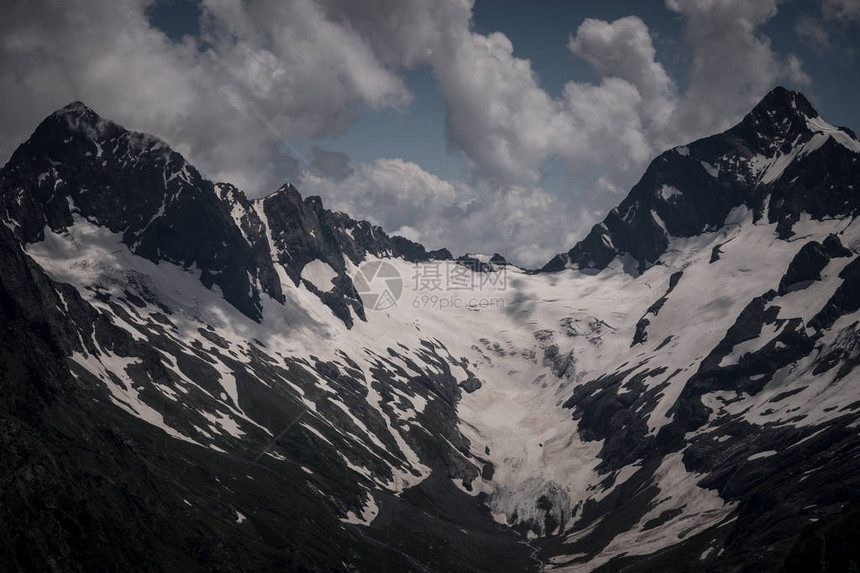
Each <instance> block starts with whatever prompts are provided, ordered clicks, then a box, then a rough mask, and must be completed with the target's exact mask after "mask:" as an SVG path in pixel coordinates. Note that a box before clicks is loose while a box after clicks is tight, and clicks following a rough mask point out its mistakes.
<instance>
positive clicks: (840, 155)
mask: <svg viewBox="0 0 860 573" xmlns="http://www.w3.org/2000/svg"><path fill="white" fill-rule="evenodd" d="M858 152H860V142H858V140H857V139H856V137H855V136H854V133H853V132H851V131H850V130H848V129H843V128H837V127H834V126H832V125H830V124H829V123H827V122H826V121H825V120H823V119H822V118H821V117H820V116H819V115H818V112H817V111H815V109H813V107H812V106H811V105H810V103H809V101H808V100H807V99H806V98H805V97H804V96H803V95H802V94H800V93H798V92H793V91H789V90H787V89H785V88H782V87H777V88H775V89H774V90H772V91H771V92H770V93H768V94H767V95H766V96H765V97H764V98H763V99H762V100H761V102H760V103H759V104H758V105H757V106H756V107H755V108H754V109H753V110H752V111H751V112H750V113H749V114H747V116H746V117H744V119H743V120H742V121H741V122H740V123H738V124H737V125H735V126H734V127H732V128H731V129H729V130H727V131H725V132H723V133H720V134H717V135H713V136H710V137H707V138H704V139H700V140H698V141H695V142H693V143H690V144H689V145H685V146H682V147H677V148H675V149H672V150H670V151H667V152H665V153H663V154H661V155H660V156H658V157H657V158H656V159H655V160H654V161H653V162H652V163H651V165H649V166H648V169H647V170H646V171H645V174H644V175H643V177H642V179H641V180H640V181H639V183H637V184H636V185H635V186H634V187H633V189H632V190H631V192H630V194H629V195H628V196H627V198H625V199H624V201H622V202H621V204H620V205H619V206H618V207H617V208H616V209H613V210H612V211H610V213H609V214H608V215H607V217H606V218H605V219H604V220H603V221H602V222H601V223H599V224H598V225H596V226H595V227H594V228H593V229H592V230H591V232H590V233H589V235H588V236H587V237H586V238H585V239H584V240H583V241H581V242H580V243H579V244H577V245H575V246H574V247H573V248H572V249H571V250H570V251H568V252H567V253H562V254H560V255H557V256H556V257H555V258H554V259H552V260H551V261H550V262H549V263H547V265H546V266H545V267H544V270H546V271H557V270H560V269H563V268H565V267H575V268H579V269H594V270H600V269H603V268H606V267H607V266H608V265H609V263H610V262H611V261H613V260H615V259H616V258H617V257H624V256H626V255H629V259H630V262H631V264H630V265H628V266H629V268H630V269H631V271H632V272H642V271H643V270H644V269H645V268H647V267H648V266H649V265H651V264H654V263H656V262H657V261H658V260H659V259H660V257H661V255H662V254H663V253H664V252H665V251H666V249H667V247H668V244H669V240H670V238H671V237H693V236H697V235H700V234H702V233H706V232H711V231H715V230H718V229H720V228H722V227H724V226H725V225H727V224H729V223H728V222H727V219H726V218H727V217H728V215H729V213H730V212H732V210H733V209H735V208H737V207H739V206H746V207H748V208H749V209H751V210H752V211H753V212H754V213H755V219H756V220H757V219H758V218H759V217H766V218H767V220H768V221H769V222H775V223H779V227H778V228H779V232H780V235H781V236H782V237H789V236H791V234H792V233H793V231H792V228H793V226H794V224H795V223H796V222H797V221H798V220H800V218H801V216H802V215H803V214H807V215H809V216H811V217H812V218H814V219H821V218H823V217H833V216H837V215H840V214H841V215H846V214H850V213H857V212H860V199H858V196H857V194H856V193H854V192H853V186H854V185H855V181H857V179H858V169H860V163H858V162H857V154H858Z"/></svg>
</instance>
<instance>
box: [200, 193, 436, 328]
mask: <svg viewBox="0 0 860 573" xmlns="http://www.w3.org/2000/svg"><path fill="white" fill-rule="evenodd" d="M215 187H216V189H217V190H218V194H219V196H220V197H221V199H222V201H224V203H225V205H226V206H227V208H228V209H229V210H230V212H231V214H232V216H233V219H234V221H235V222H236V224H237V225H238V226H239V227H240V228H241V229H242V233H243V234H244V236H245V238H246V240H247V241H248V243H249V244H250V245H252V247H253V249H254V252H255V253H256V255H257V257H258V259H263V260H264V262H261V265H260V268H261V278H265V279H266V280H267V281H269V280H271V281H275V280H277V281H280V280H281V279H280V278H278V277H277V270H276V269H281V270H282V271H283V272H284V274H285V275H286V276H285V277H284V279H283V280H284V281H285V282H286V281H289V282H291V283H292V284H293V285H295V286H298V285H299V284H303V285H304V286H305V287H306V288H307V289H308V290H310V291H311V292H313V293H314V294H315V295H317V296H318V297H319V298H320V299H321V300H322V301H323V303H325V304H326V306H328V307H329V308H330V309H331V310H332V312H333V313H334V314H335V316H337V317H338V318H339V319H341V320H342V321H344V323H345V324H346V325H347V326H350V327H351V326H352V324H353V320H354V318H353V317H357V318H358V319H359V320H365V314H364V306H363V304H362V301H361V299H360V298H359V296H358V295H357V293H356V291H355V286H354V285H353V283H352V276H351V272H350V269H349V268H348V266H347V265H348V264H350V263H351V264H352V265H353V266H358V265H360V264H361V263H362V262H363V261H365V260H366V259H367V257H369V256H373V257H399V258H403V259H404V260H407V261H410V262H423V261H429V260H434V259H435V260H448V259H451V258H452V257H451V253H450V252H448V250H447V249H440V250H438V251H430V252H428V251H427V250H426V249H425V248H424V247H423V246H422V245H419V244H418V243H414V242H412V241H409V240H408V239H405V238H403V237H398V236H394V237H391V236H388V235H387V234H385V232H384V231H383V230H382V229H381V228H380V227H377V226H374V225H371V224H370V223H368V222H367V221H359V220H355V219H352V218H351V217H349V215H347V214H346V213H339V212H333V211H330V210H328V209H325V208H324V207H323V204H322V200H321V199H320V198H319V197H307V198H302V196H301V194H300V193H299V191H298V190H297V189H296V188H295V187H294V186H293V185H291V184H286V185H284V186H282V187H281V188H280V189H278V190H277V191H275V192H274V193H272V194H270V195H268V196H266V197H264V198H261V199H255V200H249V199H248V198H247V197H246V196H245V195H244V194H243V193H242V192H241V191H239V190H238V189H236V188H235V187H234V186H232V185H229V184H227V183H217V184H216V186H215ZM311 263H315V264H316V263H324V264H326V265H328V266H329V267H330V268H331V269H332V271H333V273H334V275H335V276H334V277H333V278H332V279H331V280H330V283H329V284H315V283H314V282H313V281H311V280H307V279H305V278H303V276H302V275H303V273H304V271H305V268H306V267H307V266H308V265H309V264H311ZM267 264H268V266H267ZM272 264H274V267H273V272H274V273H275V275H274V276H273V277H270V276H269V275H268V274H267V272H268V268H269V267H270V266H271V265H272ZM263 269H266V271H265V273H266V274H264V271H263ZM266 284H268V282H267V283H266ZM279 284H280V282H279Z"/></svg>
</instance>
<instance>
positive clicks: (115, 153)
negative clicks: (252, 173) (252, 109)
mask: <svg viewBox="0 0 860 573" xmlns="http://www.w3.org/2000/svg"><path fill="white" fill-rule="evenodd" d="M858 181H860V142H858V140H857V138H856V137H855V136H854V134H853V132H851V131H850V130H848V129H845V128H837V127H834V126H831V125H830V124H828V123H827V122H825V121H824V120H823V119H822V118H821V117H820V116H819V115H818V113H817V112H816V111H815V110H814V109H813V108H812V106H811V105H810V104H809V102H808V101H807V100H806V99H805V98H804V97H803V96H802V95H801V94H799V93H796V92H791V91H788V90H785V89H783V88H776V89H774V90H773V91H772V92H771V93H769V94H768V95H767V96H766V97H765V98H764V99H763V100H762V101H761V103H760V104H759V105H757V106H756V107H755V109H753V110H752V112H751V113H750V114H748V115H747V116H746V117H745V118H744V119H743V121H741V122H740V123H739V124H738V125H737V126H735V127H733V128H731V129H730V130H728V131H726V132H724V133H722V134H718V135H714V136H712V137H709V138H705V139H702V140H700V141H697V142H693V143H691V144H689V145H686V146H682V147H678V148H675V149H672V150H669V151H667V152H665V153H663V154H661V155H660V156H659V157H657V158H656V159H655V160H654V161H653V162H652V164H651V165H650V166H649V167H648V169H647V170H646V172H645V174H644V175H643V177H642V179H641V181H640V182H639V183H637V185H635V186H634V187H633V189H632V190H631V192H630V194H629V195H628V197H627V198H626V199H625V200H624V201H622V203H621V204H620V205H619V206H618V207H617V208H616V209H614V210H612V211H611V212H610V213H609V214H608V215H607V217H606V219H605V220H604V221H603V222H602V223H600V224H598V225H596V226H595V227H594V228H593V229H592V230H591V232H590V233H589V235H588V236H587V237H586V238H585V239H584V240H583V241H581V242H580V243H578V244H577V245H575V246H574V247H573V248H572V249H570V250H569V251H568V252H566V253H563V254H560V255H558V256H556V257H555V258H554V259H553V260H552V261H550V262H549V263H548V264H547V265H546V266H545V267H544V268H543V269H542V270H541V272H534V271H526V270H523V269H519V268H517V267H516V266H513V265H510V264H508V263H507V262H506V261H505V259H504V257H503V256H501V255H498V254H495V255H492V256H487V255H474V254H473V255H463V256H460V257H454V256H453V255H452V254H451V253H450V252H448V251H447V250H444V249H443V250H440V251H429V252H428V251H427V250H426V249H425V248H424V247H423V246H421V245H419V244H417V243H414V242H411V241H408V240H406V239H404V238H402V237H393V236H389V235H387V234H385V233H384V232H383V231H382V229H380V228H379V227H376V226H373V225H371V224H370V223H368V222H365V221H357V220H355V219H353V218H351V217H349V216H348V215H347V214H344V213H336V212H332V211H330V210H327V209H325V207H324V206H323V205H322V202H321V201H320V199H319V198H318V197H307V198H303V197H302V196H301V194H300V193H299V191H298V190H297V189H296V188H295V187H293V186H292V185H289V184H287V185H284V186H283V187H281V188H280V189H278V190H277V191H275V192H274V193H272V194H270V195H268V196H267V197H263V198H260V199H251V198H249V197H248V196H247V195H246V194H245V193H244V192H243V191H242V190H240V189H238V188H236V187H235V186H233V185H230V184H228V183H213V182H210V181H207V180H206V179H205V178H203V177H202V176H201V175H200V173H198V171H197V170H196V169H194V167H193V166H191V165H190V164H189V163H188V162H187V161H186V160H185V159H184V158H183V157H182V156H181V155H180V154H178V153H176V152H175V151H173V150H171V149H170V148H169V146H168V145H167V144H165V143H164V142H162V141H160V140H158V139H156V138H154V137H151V136H148V135H144V134H140V133H134V132H131V131H128V130H125V129H124V128H122V127H120V126H118V125H116V124H114V123H112V122H110V121H109V120H106V119H103V118H100V117H99V116H98V115H97V114H96V113H95V112H94V111H92V110H90V109H89V108H87V107H86V106H85V105H84V104H81V103H73V104H71V105H69V106H67V107H65V108H63V109H61V110H58V111H57V112H55V113H54V114H52V115H50V116H49V117H48V118H46V119H45V120H44V121H43V122H42V123H41V124H40V125H39V126H38V127H37V128H36V131H35V132H34V134H33V135H32V136H31V138H30V139H29V140H28V141H27V142H25V143H23V144H22V145H21V146H20V147H19V148H18V149H17V151H16V152H15V153H14V155H13V156H12V158H11V159H10V161H9V162H8V163H7V164H6V166H5V167H3V169H2V170H0V222H2V223H3V224H2V225H0V265H2V269H3V270H2V273H0V317H2V321H0V459H2V460H3V464H0V466H2V467H0V516H2V517H0V529H2V531H0V532H2V533H3V535H0V569H2V570H4V571H31V570H53V571H77V570H102V569H103V570H145V571H174V570H175V571H189V570H200V571H204V570H205V571H270V570H271V571H283V570H290V571H538V570H544V571H549V570H558V571H592V570H597V571H621V570H623V571H667V570H685V571H714V570H719V571H724V570H739V571H753V570H754V571H816V570H821V571H829V570H852V569H851V567H854V568H856V567H857V566H858V564H860V554H858V551H857V549H856V547H855V544H853V543H851V541H852V540H853V538H852V532H854V531H856V528H857V526H858V523H860V522H858V515H860V514H858V503H860V500H859V499H858V494H857V492H858V491H860V477H858V476H860V435H858V432H857V428H858V425H860V374H858V371H857V366H858V364H860V326H858V325H860V257H858V253H860V226H858V225H857V223H856V222H855V221H856V217H857V214H858V208H860V202H858V201H859V200H858V192H857V189H856V185H857V182H858ZM380 269H384V273H383V272H382V271H380ZM377 273H379V274H378V275H377ZM377 278H378V279H379V281H378V282H375V283H373V284H372V285H371V284H370V283H372V282H373V281H372V280H371V279H377ZM380 284H382V285H383V287H380V286H379V285H380ZM392 285H393V286H392ZM371 287H373V288H387V289H389V290H388V291H386V293H384V294H386V295H387V296H388V297H389V299H390V301H391V302H392V303H393V304H386V305H385V306H384V307H373V308H371V306H372V305H367V304H366V303H365V302H364V301H365V300H366V299H364V298H362V296H360V293H361V292H365V291H366V290H367V289H368V288H371ZM443 302H444V304H443Z"/></svg>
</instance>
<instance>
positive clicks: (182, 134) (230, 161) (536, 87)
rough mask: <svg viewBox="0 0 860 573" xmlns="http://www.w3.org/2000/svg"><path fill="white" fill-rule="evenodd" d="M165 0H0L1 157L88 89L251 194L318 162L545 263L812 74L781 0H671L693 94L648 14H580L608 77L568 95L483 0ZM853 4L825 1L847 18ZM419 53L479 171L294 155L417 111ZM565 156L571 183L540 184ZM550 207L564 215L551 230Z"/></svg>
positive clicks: (410, 226) (571, 87)
mask: <svg viewBox="0 0 860 573" xmlns="http://www.w3.org/2000/svg"><path fill="white" fill-rule="evenodd" d="M153 1H158V0H115V1H114V2H98V3H82V2H67V1H65V0H9V1H7V2H5V3H4V5H3V8H2V11H3V14H2V18H0V38H2V40H0V81H2V85H3V86H4V90H2V91H0V134H2V136H3V137H2V140H0V141H2V143H0V156H8V155H9V154H10V153H11V151H12V149H13V146H14V145H16V144H17V143H18V142H20V141H22V140H23V139H24V138H25V137H26V136H27V135H28V134H29V133H30V132H31V131H32V129H33V126H34V125H35V124H36V123H37V122H38V121H39V120H40V119H41V118H42V117H44V116H45V115H46V114H47V113H49V112H50V111H52V110H53V109H56V108H57V107H60V106H61V105H64V104H65V103H68V102H69V101H71V100H73V99H81V100H83V101H85V102H86V103H88V104H89V105H91V106H92V107H94V108H95V109H96V111H98V112H99V113H101V114H103V115H105V116H106V117H109V118H112V119H115V120H117V121H119V122H120V123H123V124H125V125H127V126H128V127H130V128H135V129H141V130H144V131H148V132H150V133H154V134H156V135H158V136H160V137H163V138H164V139H166V140H167V141H168V142H169V143H171V144H172V145H173V146H174V147H176V148H177V149H178V150H179V151H181V152H183V153H184V154H186V155H187V156H188V157H189V159H191V160H192V161H193V162H194V163H195V164H197V165H198V167H200V168H201V170H202V171H203V172H204V173H206V174H208V175H209V176H211V177H213V178H217V179H223V180H228V181H231V182H234V183H236V184H237V185H238V186H240V187H242V188H244V189H245V190H247V191H248V192H249V193H250V194H251V195H261V194H263V193H265V192H267V191H268V190H270V189H272V188H275V187H276V186H277V185H279V184H280V183H281V182H282V181H283V180H284V179H286V178H287V177H295V176H296V173H297V172H298V171H299V170H303V171H304V172H305V179H304V183H305V185H306V186H307V189H303V191H306V192H311V193H313V192H320V193H322V194H324V195H325V194H326V193H325V190H326V189H328V190H332V189H336V190H337V194H335V193H333V192H331V193H329V195H330V196H331V198H333V199H335V200H336V201H338V203H339V204H342V205H343V206H344V208H349V209H351V210H352V212H353V213H355V214H356V215H359V216H373V217H374V218H375V219H377V220H378V221H379V222H381V223H383V224H384V226H385V228H386V229H387V230H392V229H404V232H409V233H418V234H420V236H421V237H422V238H424V239H425V240H426V241H427V242H428V243H431V244H432V245H434V246H441V245H449V246H451V247H452V248H453V249H454V250H466V249H471V250H478V249H482V250H499V251H504V254H506V255H507V256H511V257H516V256H522V257H523V259H522V260H529V261H531V262H534V261H532V259H533V258H534V257H537V256H538V253H540V256H543V255H544V254H546V253H549V254H551V253H553V252H555V251H559V250H563V249H566V248H568V247H569V246H570V244H569V243H570V242H571V240H572V239H571V238H570V237H569V235H570V234H571V232H572V231H574V230H575V231H580V230H582V229H583V226H584V225H585V224H586V223H590V222H591V221H592V218H593V216H594V215H593V213H594V211H595V210H599V209H603V208H605V206H606V203H607V202H609V201H610V200H612V201H614V200H616V199H617V197H616V196H615V195H614V194H612V195H610V193H616V192H618V191H619V190H621V191H623V190H625V189H628V188H629V187H630V186H631V185H632V184H633V183H634V182H635V181H636V179H638V177H639V175H640V174H641V172H642V170H643V169H644V167H645V166H646V165H647V163H648V161H649V160H650V159H651V157H653V156H654V155H656V154H657V153H659V152H660V151H662V150H663V149H665V148H666V147H669V146H671V145H674V144H677V143H683V142H686V141H688V140H690V139H694V138H697V137H700V136H704V135H707V134H709V133H712V132H714V131H717V130H719V129H721V128H725V127H726V126H728V125H729V124H731V123H732V122H734V121H736V120H737V119H738V118H739V117H740V116H741V115H742V114H743V113H745V112H746V111H748V109H749V107H750V106H751V105H752V104H753V103H755V101H756V100H757V99H758V98H759V97H761V96H762V95H763V94H764V92H765V91H766V90H767V89H768V88H770V87H771V85H772V84H773V83H774V82H775V81H776V80H777V79H779V78H785V79H788V80H790V81H792V82H794V83H795V84H798V85H802V84H804V83H808V81H809V78H808V76H807V75H806V74H805V73H804V71H803V68H802V65H801V63H800V60H799V59H797V58H796V57H794V56H791V55H789V56H785V57H784V56H780V55H778V54H776V53H775V52H774V51H773V49H772V48H771V46H770V43H769V41H768V39H767V38H766V37H765V36H764V35H763V34H762V33H761V31H760V29H761V26H762V25H763V24H764V23H765V22H767V21H768V20H769V19H770V18H772V17H773V15H774V14H775V13H776V9H777V6H776V3H775V0H753V1H744V0H723V1H719V2H717V1H715V0H668V1H667V6H668V8H669V9H670V10H672V11H674V12H676V13H678V14H679V15H680V16H681V17H682V18H683V20H684V22H685V27H686V42H687V47H688V48H689V50H690V52H691V54H692V62H693V64H692V69H691V70H690V82H689V88H688V89H687V90H686V91H685V92H684V93H679V89H678V87H677V85H676V84H675V82H674V81H673V80H672V78H671V77H669V75H668V74H667V72H666V70H665V68H664V67H663V66H662V65H661V64H660V62H659V61H658V59H657V54H656V51H655V48H654V44H653V42H652V39H651V34H650V31H649V30H648V28H647V26H646V25H645V23H644V22H643V21H642V20H640V19H639V18H637V17H627V18H621V19H618V20H615V21H613V22H604V21H601V20H594V19H588V20H585V21H584V22H582V24H581V25H580V26H579V28H578V29H577V30H576V33H575V34H573V35H572V37H571V38H570V42H569V45H568V48H569V50H570V52H571V53H572V54H573V55H574V56H575V57H579V58H584V59H585V60H587V61H588V62H590V63H591V64H592V65H593V66H594V68H595V70H596V71H597V72H598V74H599V75H600V77H599V79H598V80H597V81H596V82H594V83H586V82H570V83H568V84H567V85H566V86H564V89H563V93H562V94H561V95H560V96H558V97H552V96H551V95H550V94H549V93H548V92H547V91H546V90H545V89H543V87H542V86H541V85H540V81H539V78H538V76H537V74H536V73H535V71H534V69H533V68H532V64H531V62H530V61H529V60H526V59H523V58H520V57H517V56H516V55H515V52H514V46H513V45H512V43H511V40H510V39H509V38H508V37H507V36H505V35H504V34H501V33H491V34H479V33H476V32H475V31H474V29H473V27H472V20H471V18H472V8H473V2H472V0H439V1H436V2H426V1H423V0H366V1H363V2H355V1H354V0H289V1H282V0H255V1H252V2H248V1H243V0H203V2H202V7H203V14H204V17H203V20H202V24H201V30H202V32H201V38H200V39H199V40H194V39H190V38H186V40H185V41H184V43H182V44H177V43H173V42H171V41H170V40H168V39H167V38H166V37H165V36H164V35H163V34H162V33H161V32H159V31H157V30H155V29H153V28H152V27H151V26H150V24H149V22H148V20H147V17H146V9H147V7H148V6H150V5H151V4H152V2H153ZM855 5H856V3H855V2H849V1H847V0H824V5H823V6H824V8H825V10H828V11H829V12H827V13H832V14H842V15H843V17H851V15H852V14H854V7H855ZM559 57H560V58H561V57H564V55H563V47H562V46H559ZM422 66H429V67H430V68H431V69H432V71H433V74H434V76H435V78H436V79H437V80H438V82H439V89H440V92H441V94H442V96H443V98H444V101H445V104H446V134H447V138H448V142H449V144H450V145H451V146H453V147H455V148H459V149H462V150H463V151H464V152H465V154H466V156H467V158H468V160H469V166H470V169H471V171H470V173H468V174H466V176H465V177H464V181H468V184H466V183H463V182H445V181H442V180H440V179H438V178H433V176H432V175H430V174H429V173H426V172H425V171H423V170H422V169H420V167H418V166H417V165H415V164H412V163H407V162H403V161H400V162H398V160H380V161H377V162H371V163H367V164H364V165H361V166H358V168H357V169H356V171H351V169H352V168H351V167H350V166H349V165H348V158H345V157H342V156H337V155H332V154H331V153H330V152H325V150H321V149H320V150H317V151H316V152H315V153H314V154H312V156H311V157H310V158H308V159H307V160H306V161H308V162H309V163H303V164H302V161H301V160H302V158H301V157H299V154H297V153H295V152H293V153H291V154H290V153H286V152H285V151H284V149H285V148H289V147H288V142H290V141H293V142H295V141H299V140H307V139H310V140H313V139H314V138H317V137H320V136H324V135H332V134H337V133H341V132H343V131H344V130H347V129H348V128H349V127H350V126H351V125H352V123H353V122H354V121H355V119H356V118H357V117H358V115H359V114H360V113H364V112H366V111H367V110H381V109H408V106H409V103H410V101H411V98H412V94H410V93H409V91H408V89H407V87H406V85H405V83H404V80H403V78H402V74H403V72H404V71H405V70H408V69H415V68H418V67H422ZM297 160H298V163H299V165H298V166H297ZM558 161H561V162H563V163H564V165H565V166H566V169H567V172H568V173H569V176H570V182H569V187H570V193H569V195H568V196H564V194H563V193H562V194H558V195H553V194H550V193H548V192H546V191H545V190H542V189H540V188H539V186H538V185H539V182H540V180H541V177H542V174H543V173H544V172H545V171H546V169H547V167H548V166H549V165H553V164H554V162H558ZM325 177H329V179H325ZM337 179H339V180H340V181H337ZM318 190H321V191H318ZM607 190H612V191H611V192H610V191H607ZM545 221H553V222H554V223H553V225H554V226H553V231H552V232H551V234H550V235H544V234H543V233H544V232H546V229H547V226H546V225H544V224H543V222H545ZM516 252H518V253H521V255H516V254H514V253H516Z"/></svg>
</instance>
